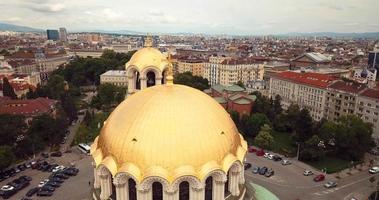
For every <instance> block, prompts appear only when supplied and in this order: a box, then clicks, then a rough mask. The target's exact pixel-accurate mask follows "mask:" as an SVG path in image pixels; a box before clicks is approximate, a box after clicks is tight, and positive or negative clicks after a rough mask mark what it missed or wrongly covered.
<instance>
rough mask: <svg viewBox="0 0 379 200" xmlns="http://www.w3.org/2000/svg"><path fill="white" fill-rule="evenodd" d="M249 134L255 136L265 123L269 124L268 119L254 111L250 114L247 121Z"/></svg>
mask: <svg viewBox="0 0 379 200" xmlns="http://www.w3.org/2000/svg"><path fill="white" fill-rule="evenodd" d="M248 124H249V125H248V129H249V135H250V136H251V137H255V136H256V135H257V134H258V132H259V131H260V129H261V127H263V125H265V124H270V120H269V119H268V118H267V116H266V115H265V114H263V113H255V114H253V115H251V116H250V119H249V121H248Z"/></svg>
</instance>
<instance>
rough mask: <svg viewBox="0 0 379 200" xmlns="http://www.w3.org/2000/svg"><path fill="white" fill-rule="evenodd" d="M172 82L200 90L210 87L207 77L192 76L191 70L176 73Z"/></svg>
mask: <svg viewBox="0 0 379 200" xmlns="http://www.w3.org/2000/svg"><path fill="white" fill-rule="evenodd" d="M174 83H176V84H182V85H187V86H189V87H193V88H196V89H198V90H201V91H203V90H205V89H208V88H209V87H210V86H209V83H208V79H205V78H203V77H200V76H194V75H192V73H191V72H184V73H179V74H176V75H175V76H174Z"/></svg>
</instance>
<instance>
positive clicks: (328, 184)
mask: <svg viewBox="0 0 379 200" xmlns="http://www.w3.org/2000/svg"><path fill="white" fill-rule="evenodd" d="M324 187H326V188H333V187H337V183H336V182H333V181H328V182H327V183H325V184H324Z"/></svg>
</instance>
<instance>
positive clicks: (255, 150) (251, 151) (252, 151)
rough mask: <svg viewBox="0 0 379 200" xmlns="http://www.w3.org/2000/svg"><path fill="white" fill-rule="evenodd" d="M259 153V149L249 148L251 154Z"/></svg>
mask: <svg viewBox="0 0 379 200" xmlns="http://www.w3.org/2000/svg"><path fill="white" fill-rule="evenodd" d="M254 152H257V149H256V148H254V147H249V153H254Z"/></svg>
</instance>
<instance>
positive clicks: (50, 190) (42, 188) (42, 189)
mask: <svg viewBox="0 0 379 200" xmlns="http://www.w3.org/2000/svg"><path fill="white" fill-rule="evenodd" d="M40 191H49V192H54V191H55V187H53V186H50V185H44V186H43V187H41V190H40Z"/></svg>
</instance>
